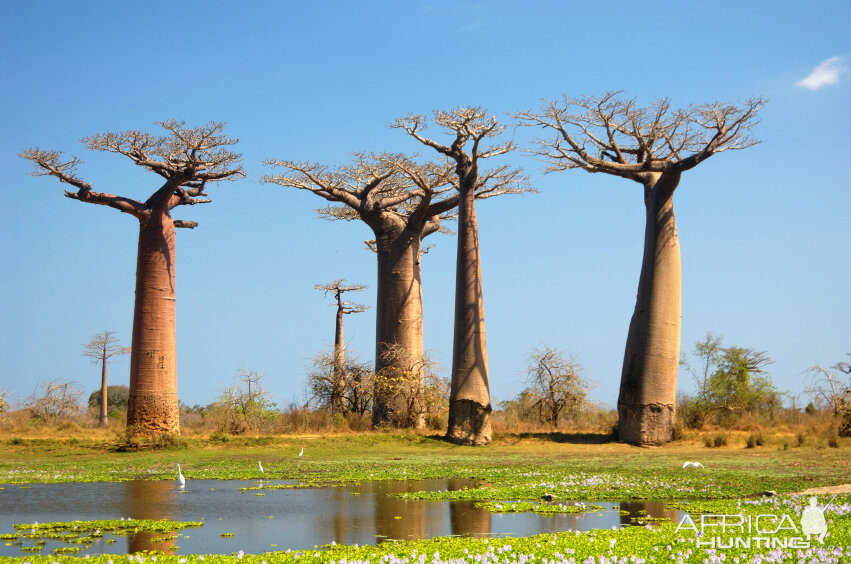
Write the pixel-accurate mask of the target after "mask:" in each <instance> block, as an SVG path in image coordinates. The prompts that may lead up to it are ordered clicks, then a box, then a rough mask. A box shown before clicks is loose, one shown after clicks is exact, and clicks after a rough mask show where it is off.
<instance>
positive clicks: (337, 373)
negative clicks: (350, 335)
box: [331, 294, 346, 413]
mask: <svg viewBox="0 0 851 564" xmlns="http://www.w3.org/2000/svg"><path fill="white" fill-rule="evenodd" d="M343 345H344V344H343V305H342V303H340V297H339V294H338V295H337V325H336V327H335V330H334V391H333V393H334V398H333V399H332V400H331V409H332V411H333V412H334V413H343V390H344V389H345V386H346V374H345V366H346V357H345V354H346V352H345V349H344V346H343Z"/></svg>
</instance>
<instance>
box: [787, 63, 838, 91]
mask: <svg viewBox="0 0 851 564" xmlns="http://www.w3.org/2000/svg"><path fill="white" fill-rule="evenodd" d="M845 71H846V68H845V58H844V57H841V56H839V55H837V56H836V57H831V58H829V59H827V60H826V61H822V62H820V63H819V64H818V65H816V68H814V69H813V72H811V73H810V74H809V76H807V77H806V78H804V79H801V80H799V81H798V82H797V83H796V84H797V85H798V86H803V87H804V88H807V89H809V90H818V89H819V88H821V87H822V86H830V85H831V84H836V83H837V82H839V77H840V76H842V75H843V74H845Z"/></svg>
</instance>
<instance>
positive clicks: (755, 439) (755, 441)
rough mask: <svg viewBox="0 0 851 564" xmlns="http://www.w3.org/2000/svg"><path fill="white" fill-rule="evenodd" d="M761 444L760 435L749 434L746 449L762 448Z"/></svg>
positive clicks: (761, 438) (762, 441) (762, 440)
mask: <svg viewBox="0 0 851 564" xmlns="http://www.w3.org/2000/svg"><path fill="white" fill-rule="evenodd" d="M763 443H764V439H763V437H762V433H751V434H750V435H748V439H747V444H746V448H754V447H758V446H762V445H763Z"/></svg>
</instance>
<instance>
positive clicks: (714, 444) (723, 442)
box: [703, 433, 727, 448]
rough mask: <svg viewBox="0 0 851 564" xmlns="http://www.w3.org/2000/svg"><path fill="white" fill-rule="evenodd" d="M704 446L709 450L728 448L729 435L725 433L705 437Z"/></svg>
mask: <svg viewBox="0 0 851 564" xmlns="http://www.w3.org/2000/svg"><path fill="white" fill-rule="evenodd" d="M703 444H704V445H706V446H707V447H709V448H719V447H722V446H727V435H726V434H725V433H716V434H715V435H713V436H712V437H709V436H705V437H703Z"/></svg>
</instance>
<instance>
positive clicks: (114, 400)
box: [89, 386, 130, 411]
mask: <svg viewBox="0 0 851 564" xmlns="http://www.w3.org/2000/svg"><path fill="white" fill-rule="evenodd" d="M100 396H101V390H96V391H94V392H92V393H91V395H89V407H90V408H93V409H100ZM129 400H130V388H129V387H127V386H107V387H106V409H107V411H111V410H116V409H127V402H128V401H129Z"/></svg>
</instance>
